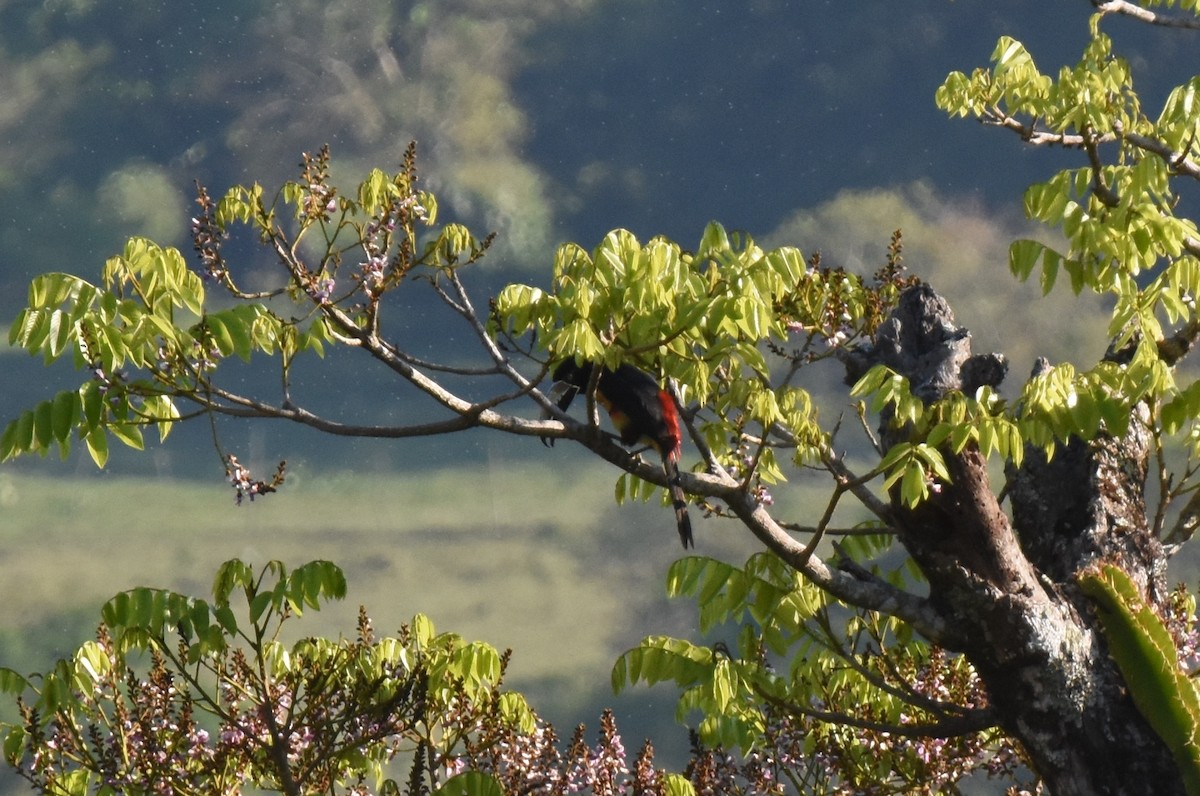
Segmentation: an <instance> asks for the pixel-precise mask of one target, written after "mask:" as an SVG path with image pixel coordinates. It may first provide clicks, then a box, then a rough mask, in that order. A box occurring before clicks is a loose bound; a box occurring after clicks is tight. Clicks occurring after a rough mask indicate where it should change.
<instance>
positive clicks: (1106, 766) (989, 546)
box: [848, 285, 1183, 796]
mask: <svg viewBox="0 0 1200 796" xmlns="http://www.w3.org/2000/svg"><path fill="white" fill-rule="evenodd" d="M875 362H882V363H884V364H886V365H888V366H889V367H890V368H892V369H893V370H895V371H896V372H898V373H900V374H902V375H904V376H905V377H907V378H908V380H909V383H910V385H911V388H912V391H913V393H914V394H915V395H917V396H919V397H921V398H922V399H924V400H926V401H932V400H936V399H937V398H939V397H941V396H942V395H944V394H945V393H946V391H948V390H955V389H959V390H964V391H967V392H971V391H973V390H974V389H975V388H976V387H978V386H979V385H980V384H992V385H996V384H998V383H999V380H1000V379H1001V378H1003V375H1004V363H1003V358H1002V357H999V356H998V355H984V356H974V355H972V354H971V348H970V335H969V334H968V333H967V332H966V330H965V329H961V328H959V327H958V326H956V325H955V322H954V316H953V314H952V312H951V310H950V307H949V305H948V304H947V303H946V302H945V300H944V299H942V298H941V297H940V296H939V295H938V294H937V293H935V292H934V291H933V290H932V289H931V288H929V287H928V286H926V285H919V286H916V287H913V288H910V289H909V290H908V291H906V292H905V294H904V295H903V296H902V298H901V301H900V303H899V305H898V306H897V308H896V310H895V311H894V312H893V314H892V315H891V317H890V318H889V320H888V321H887V322H886V323H885V324H884V325H883V326H882V327H881V328H880V330H879V332H878V333H877V335H876V339H875V341H874V345H873V347H871V348H870V349H867V350H861V351H859V352H858V356H857V357H856V358H855V361H854V362H853V363H848V365H849V367H850V368H851V369H852V370H856V369H858V368H861V367H864V366H868V365H870V364H873V363H875ZM1140 419H1141V418H1140V416H1138V414H1137V412H1135V417H1134V422H1132V423H1130V428H1129V431H1128V433H1127V434H1125V435H1124V436H1123V437H1121V438H1112V437H1104V436H1101V438H1099V439H1097V440H1094V441H1090V442H1085V441H1082V440H1073V441H1072V442H1071V443H1070V445H1068V446H1066V448H1065V450H1060V452H1059V454H1058V455H1056V456H1055V457H1054V458H1053V459H1052V460H1050V461H1047V460H1046V458H1045V457H1044V456H1043V455H1041V454H1040V453H1039V452H1035V451H1030V452H1029V453H1028V455H1027V456H1026V457H1025V461H1024V463H1023V464H1022V466H1021V467H1020V468H1016V469H1011V470H1010V473H1009V481H1010V483H1009V488H1008V499H1009V501H1010V504H1011V505H1010V512H1011V517H1010V514H1009V513H1007V512H1005V510H1004V509H1003V507H1002V505H1001V501H1000V499H999V497H998V496H997V494H996V491H995V490H993V489H992V486H991V484H990V482H989V474H988V470H987V462H986V461H985V460H984V457H983V456H982V455H980V453H979V452H978V451H977V450H974V449H971V448H968V449H966V450H964V451H963V452H962V453H961V454H958V455H952V454H951V453H950V452H949V451H948V450H946V451H943V453H944V455H945V456H946V458H947V464H948V467H949V469H950V474H951V477H952V480H951V483H948V484H943V485H941V488H940V491H939V492H938V493H936V494H934V495H933V496H932V497H931V499H930V500H928V501H926V502H925V503H924V504H922V505H921V506H919V507H918V508H917V509H915V510H907V509H905V508H903V507H902V506H901V505H900V503H899V502H898V501H894V509H895V514H896V517H897V524H898V531H899V534H900V539H901V541H902V542H903V544H904V546H905V547H906V548H907V550H908V551H909V553H910V554H911V555H912V556H913V558H914V559H915V560H916V561H917V563H918V564H919V565H920V566H921V568H922V570H923V571H924V573H925V575H926V577H927V578H928V581H929V587H930V597H931V599H932V600H933V602H934V604H935V605H936V606H937V607H938V609H939V610H940V611H941V612H942V614H943V615H944V616H945V618H946V620H947V621H948V622H949V623H951V626H953V627H955V628H956V629H958V630H959V631H961V632H960V633H959V634H958V636H959V637H960V638H962V639H964V642H963V645H962V649H961V650H959V651H961V652H962V653H963V654H964V655H966V656H967V658H968V659H969V660H970V661H971V663H972V664H973V665H974V667H975V668H976V670H977V671H978V673H979V675H980V677H981V678H982V679H983V680H984V682H985V683H986V684H987V687H988V692H989V696H990V699H991V701H992V704H993V705H994V707H995V708H996V710H997V713H998V716H999V717H1000V723H1001V726H1002V727H1003V728H1004V729H1005V730H1006V731H1007V732H1008V733H1009V734H1011V735H1012V736H1013V737H1015V738H1017V739H1018V740H1019V741H1020V742H1021V743H1022V745H1023V746H1024V748H1025V750H1026V752H1027V753H1028V755H1029V758H1030V760H1031V761H1032V763H1033V765H1034V767H1035V769H1036V770H1037V772H1038V773H1039V774H1040V775H1041V776H1042V777H1043V779H1044V781H1045V783H1046V785H1047V786H1048V787H1049V789H1050V791H1051V792H1052V793H1054V794H1056V796H1070V795H1071V794H1126V793H1154V794H1177V793H1178V794H1182V793H1183V784H1182V781H1181V779H1180V777H1179V773H1178V770H1177V769H1176V766H1175V765H1174V763H1173V761H1172V758H1171V755H1170V753H1169V751H1168V750H1167V748H1166V745H1165V744H1164V743H1163V742H1162V740H1161V739H1160V738H1159V737H1158V736H1157V735H1156V734H1155V733H1154V731H1153V730H1152V729H1151V728H1150V726H1149V724H1148V723H1147V722H1146V720H1145V719H1144V717H1143V716H1142V715H1141V714H1140V713H1139V711H1138V709H1137V707H1136V706H1135V705H1134V704H1133V701H1132V700H1131V699H1130V698H1129V696H1128V694H1127V692H1126V690H1125V687H1124V682H1123V680H1122V678H1121V675H1120V672H1119V671H1118V670H1117V668H1116V665H1115V664H1114V663H1113V661H1112V659H1111V658H1110V657H1109V655H1108V653H1107V650H1106V646H1105V641H1104V638H1103V636H1102V634H1101V633H1100V630H1099V626H1098V623H1097V621H1096V617H1095V614H1094V610H1093V608H1092V606H1091V605H1090V604H1089V602H1088V599H1087V598H1086V597H1085V596H1083V595H1082V594H1081V593H1080V591H1079V589H1078V586H1077V584H1076V577H1077V575H1078V574H1079V572H1080V571H1081V570H1082V569H1084V568H1086V567H1088V566H1090V565H1094V564H1096V563H1098V562H1101V561H1105V562H1114V563H1117V564H1119V565H1120V566H1121V568H1122V569H1124V570H1125V571H1126V572H1128V573H1129V574H1130V575H1131V576H1132V577H1133V578H1134V580H1135V581H1136V582H1137V583H1139V584H1141V586H1142V587H1143V589H1144V590H1145V591H1146V592H1147V595H1148V596H1149V598H1150V599H1156V598H1157V597H1159V596H1161V595H1162V594H1163V591H1162V577H1163V570H1164V566H1165V556H1164V554H1163V551H1162V547H1161V545H1160V544H1159V542H1158V540H1157V539H1156V538H1155V537H1154V536H1153V533H1152V531H1151V529H1150V523H1149V522H1148V521H1147V517H1146V510H1145V499H1144V494H1143V490H1144V482H1145V478H1146V473H1147V464H1148V456H1149V453H1150V444H1149V437H1148V434H1147V433H1146V430H1145V426H1144V425H1143V424H1142V423H1141V422H1139V421H1140ZM885 425H886V423H885ZM904 433H905V431H904V430H903V429H901V430H894V429H890V430H887V431H885V434H886V435H891V436H890V438H891V439H892V440H894V439H895V437H896V436H897V435H903V434H904Z"/></svg>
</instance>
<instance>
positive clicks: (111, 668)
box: [0, 560, 535, 794]
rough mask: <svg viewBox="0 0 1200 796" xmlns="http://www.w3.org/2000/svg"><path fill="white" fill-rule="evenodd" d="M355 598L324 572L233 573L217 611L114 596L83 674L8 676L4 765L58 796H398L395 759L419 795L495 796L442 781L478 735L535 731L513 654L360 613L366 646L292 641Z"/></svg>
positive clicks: (473, 782)
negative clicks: (330, 605)
mask: <svg viewBox="0 0 1200 796" xmlns="http://www.w3.org/2000/svg"><path fill="white" fill-rule="evenodd" d="M345 591H346V583H345V579H344V576H343V574H342V572H341V570H340V569H339V568H338V567H336V566H335V565H333V564H331V563H329V562H326V561H314V562H311V563H309V564H305V565H303V566H301V567H299V568H297V569H294V570H288V569H287V568H285V567H284V566H283V565H282V564H281V563H279V562H271V563H269V564H267V565H266V566H264V567H263V568H262V569H261V570H258V571H255V570H254V569H252V568H251V567H250V566H248V565H247V564H245V563H243V562H242V561H239V560H232V561H229V562H227V563H226V564H224V565H223V566H222V567H221V569H220V570H219V571H218V573H217V576H216V579H215V582H214V584H213V599H212V600H211V601H206V600H201V599H197V598H191V597H187V596H185V595H182V594H178V593H175V592H169V591H164V590H158V589H145V588H140V589H134V590H131V591H128V592H123V593H121V594H118V595H117V596H116V597H114V598H113V599H112V600H110V601H109V602H108V603H107V604H106V605H105V606H104V608H103V610H102V617H103V620H104V623H103V624H102V625H101V628H100V631H99V633H98V636H97V639H96V641H93V642H88V643H86V644H84V645H83V646H82V647H81V648H80V649H79V650H78V651H77V652H76V653H75V655H74V657H73V658H72V659H71V660H69V661H61V662H60V663H59V664H58V665H57V666H56V667H55V668H54V669H53V670H51V671H50V672H47V673H46V674H44V675H42V676H40V677H34V678H24V677H22V676H20V675H18V674H16V673H15V672H13V671H11V670H3V671H0V675H2V680H0V683H2V685H3V688H4V690H5V691H6V692H8V693H10V694H15V695H18V696H19V697H20V698H21V700H22V702H21V705H22V709H21V712H22V722H21V723H20V724H17V725H10V726H8V727H7V728H6V735H5V740H4V753H5V757H6V759H7V761H8V762H9V764H10V765H12V766H13V767H14V768H16V769H17V770H18V772H19V773H20V774H21V775H22V776H23V777H25V778H26V779H28V780H29V781H30V783H31V784H33V785H34V786H35V787H37V788H39V789H40V790H42V791H43V792H47V793H80V794H82V793H91V792H100V793H113V792H120V791H125V790H129V789H133V790H139V789H143V788H145V789H149V790H155V791H156V792H157V790H158V789H161V788H162V787H169V788H170V790H171V792H173V793H228V792H232V791H236V790H239V789H241V788H243V787H245V786H248V785H249V786H254V787H257V788H264V789H268V790H275V791H279V792H284V793H301V792H303V793H315V792H319V793H335V792H338V793H340V792H344V789H345V788H347V787H349V788H350V789H351V791H355V792H357V791H356V789H357V788H360V787H363V786H364V785H366V784H369V785H370V787H371V788H373V789H381V792H384V793H388V792H392V793H398V792H400V785H398V784H397V783H396V782H395V781H392V780H389V779H387V777H386V773H387V769H386V766H387V764H388V763H389V762H390V761H392V760H395V759H397V758H398V757H399V759H400V760H402V761H405V760H406V761H407V762H408V764H409V767H410V774H409V777H408V790H407V792H410V793H428V792H429V790H428V788H429V786H430V785H436V786H437V787H438V790H437V791H436V792H437V793H443V794H454V793H466V792H473V793H487V792H498V790H496V789H495V788H494V784H493V786H492V790H491V791H489V790H488V786H487V783H488V778H487V777H484V776H481V775H479V774H478V773H476V772H470V773H468V772H463V773H462V774H461V775H458V776H454V775H453V772H450V773H448V767H449V768H453V766H452V765H450V761H453V759H454V756H455V755H456V754H460V753H461V752H462V750H463V745H464V744H465V743H467V739H468V736H469V735H472V734H482V735H486V734H487V733H488V732H509V731H519V732H529V731H531V730H532V729H533V726H534V721H535V717H534V715H533V713H532V711H531V710H530V709H529V708H528V706H527V705H526V704H525V701H524V699H523V698H522V697H521V696H520V695H519V694H516V693H515V692H508V691H502V690H501V687H500V686H501V681H502V678H503V674H504V668H505V666H506V662H507V653H500V652H498V651H497V650H495V649H494V648H492V647H491V646H489V645H487V644H483V643H479V642H466V641H464V640H463V639H462V638H461V637H459V636H457V635H455V634H451V633H440V634H439V633H437V632H436V631H435V629H434V626H433V623H432V622H431V621H430V620H429V619H428V618H426V617H425V616H422V615H417V616H416V617H415V618H414V619H413V621H412V623H411V624H410V625H408V626H406V627H404V628H402V630H401V632H400V634H399V635H398V636H395V637H383V638H379V637H376V636H375V634H374V632H373V630H372V628H371V625H370V620H369V619H368V618H367V617H366V614H365V613H360V619H359V628H358V634H357V637H356V638H354V639H338V640H329V639H320V638H305V639H301V640H300V641H298V642H295V643H294V644H291V645H288V644H286V643H285V642H284V641H283V640H282V638H283V634H282V632H281V631H282V629H283V627H284V625H285V624H286V623H288V622H289V620H290V619H291V618H293V617H296V616H299V615H300V614H301V613H302V612H303V611H304V610H305V609H313V610H317V609H319V608H320V606H321V605H322V604H323V603H324V602H326V601H328V600H330V599H341V598H342V597H344V595H345ZM145 653H149V661H148V662H147V661H146V655H145Z"/></svg>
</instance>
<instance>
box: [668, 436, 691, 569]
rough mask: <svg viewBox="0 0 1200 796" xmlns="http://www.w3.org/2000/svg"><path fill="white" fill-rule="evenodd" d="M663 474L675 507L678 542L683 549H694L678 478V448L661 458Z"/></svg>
mask: <svg viewBox="0 0 1200 796" xmlns="http://www.w3.org/2000/svg"><path fill="white" fill-rule="evenodd" d="M663 472H665V473H666V474H667V485H668V488H669V489H670V492H671V503H672V505H674V507H675V524H676V525H677V526H678V528H679V541H681V542H683V549H684V550H686V549H688V548H689V547H695V546H696V544H695V542H693V541H692V518H691V517H689V516H688V510H687V498H686V497H684V494H683V482H682V481H681V480H680V478H679V448H676V449H675V450H673V451H670V452H668V453H667V454H666V455H665V456H663Z"/></svg>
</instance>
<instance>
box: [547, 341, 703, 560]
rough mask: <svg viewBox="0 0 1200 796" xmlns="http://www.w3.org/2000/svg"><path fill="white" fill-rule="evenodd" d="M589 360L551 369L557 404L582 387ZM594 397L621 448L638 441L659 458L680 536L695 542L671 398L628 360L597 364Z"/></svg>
mask: <svg viewBox="0 0 1200 796" xmlns="http://www.w3.org/2000/svg"><path fill="white" fill-rule="evenodd" d="M594 367H595V366H594V365H593V364H592V363H591V362H582V363H579V362H576V361H575V360H573V359H568V360H564V361H563V362H562V363H560V364H559V365H558V366H557V367H556V368H555V369H554V373H553V374H552V378H553V379H554V382H555V384H556V387H555V390H554V391H553V392H552V393H551V397H552V398H557V405H558V408H559V409H561V410H562V411H564V412H565V411H567V408H568V407H570V405H571V402H572V401H573V400H575V396H576V395H578V394H579V393H580V392H582V391H586V390H587V388H588V385H589V384H590V383H591V380H592V373H593V372H594ZM596 402H597V403H598V404H600V406H602V407H603V408H604V410H605V411H606V412H607V413H608V417H609V419H610V420H612V424H613V426H614V427H615V428H616V429H617V433H618V435H619V437H620V440H621V442H622V444H624V445H625V446H626V447H632V446H634V445H638V444H643V445H646V446H648V447H650V448H652V449H654V451H655V452H656V453H658V455H659V456H661V457H662V463H663V472H664V473H665V474H666V476H667V488H668V490H669V492H670V494H671V503H672V504H673V505H674V508H675V523H676V525H677V526H678V529H679V541H680V542H682V543H683V548H684V549H685V550H686V549H687V548H689V547H695V541H694V540H693V539H692V520H691V517H689V516H688V511H687V499H686V498H685V497H684V494H683V483H682V481H681V480H680V477H679V459H680V457H681V455H682V453H683V435H682V432H681V428H682V426H681V424H680V421H679V409H678V407H677V406H676V403H675V397H674V395H672V394H671V392H670V391H668V390H666V389H664V388H663V387H661V386H660V385H659V383H658V382H657V381H656V380H655V379H654V377H653V376H651V375H650V374H649V373H646V372H645V371H643V370H639V369H638V368H636V367H634V366H633V365H625V364H623V365H618V366H617V368H616V369H615V370H613V369H610V368H608V367H602V368H601V370H600V377H599V379H598V380H597V382H596Z"/></svg>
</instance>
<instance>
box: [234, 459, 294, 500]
mask: <svg viewBox="0 0 1200 796" xmlns="http://www.w3.org/2000/svg"><path fill="white" fill-rule="evenodd" d="M286 470H287V462H286V461H281V462H280V463H279V466H278V467H276V468H275V475H274V476H272V478H271V480H270V481H269V482H267V481H261V480H256V479H255V478H254V474H253V473H251V472H250V468H248V467H246V466H245V465H243V464H242V463H241V462H239V461H238V458H237V457H236V456H234V455H233V454H232V453H231V454H229V455H228V456H226V457H225V476H226V478H228V479H229V483H230V485H232V486H233V488H234V489H235V490H236V491H237V504H238V505H239V506H240V505H242V499H243V498H246V497H248V498H250V500H251V501H253V500H254V498H255V497H257V496H258V495H265V494H268V493H271V492H274V491H276V490H277V489H278V488H279V487H280V485H282V484H283V481H284V476H285V473H286Z"/></svg>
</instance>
